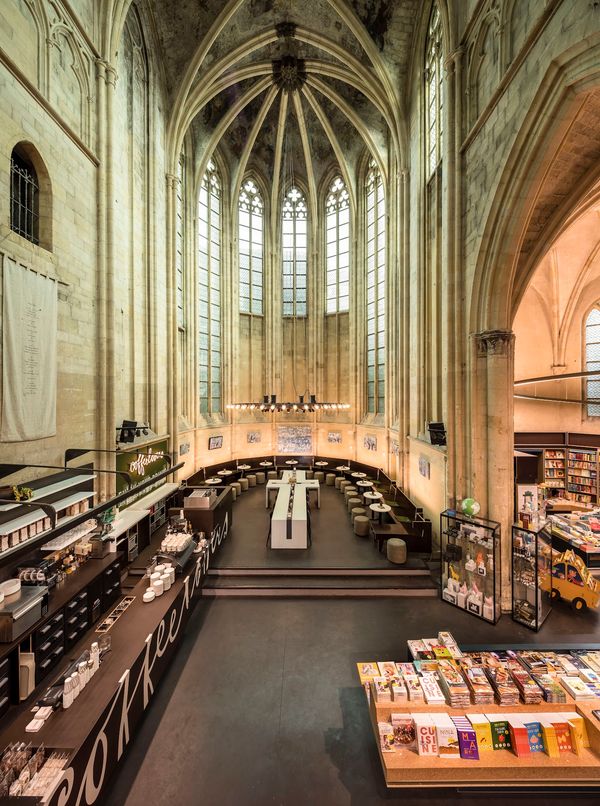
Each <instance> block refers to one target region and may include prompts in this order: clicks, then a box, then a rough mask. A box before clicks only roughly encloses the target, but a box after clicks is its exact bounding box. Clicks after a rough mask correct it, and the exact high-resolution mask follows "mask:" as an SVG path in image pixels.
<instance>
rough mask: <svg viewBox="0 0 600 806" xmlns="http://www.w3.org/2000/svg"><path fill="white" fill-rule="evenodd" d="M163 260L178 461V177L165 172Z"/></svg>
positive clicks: (170, 415)
mask: <svg viewBox="0 0 600 806" xmlns="http://www.w3.org/2000/svg"><path fill="white" fill-rule="evenodd" d="M166 181H167V198H166V213H167V221H166V233H165V235H166V249H165V253H166V260H167V283H166V285H167V334H168V337H167V365H166V367H165V373H166V377H167V407H168V411H167V422H168V424H169V433H170V439H169V449H170V451H171V453H172V454H173V459H174V464H175V463H176V462H177V450H178V447H179V422H178V409H179V367H178V349H177V347H178V345H177V300H176V295H177V278H176V276H175V250H176V240H177V236H176V232H177V230H176V227H177V187H178V184H179V177H177V176H175V175H174V174H167V175H166Z"/></svg>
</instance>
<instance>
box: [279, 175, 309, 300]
mask: <svg viewBox="0 0 600 806" xmlns="http://www.w3.org/2000/svg"><path fill="white" fill-rule="evenodd" d="M307 227H308V209H307V206H306V199H305V197H304V196H303V195H302V193H301V192H300V190H298V188H297V187H292V188H290V190H289V191H288V193H287V194H286V197H285V199H284V200H283V206H282V211H281V254H282V269H283V294H282V296H283V315H284V316H306V291H307V259H308V232H307Z"/></svg>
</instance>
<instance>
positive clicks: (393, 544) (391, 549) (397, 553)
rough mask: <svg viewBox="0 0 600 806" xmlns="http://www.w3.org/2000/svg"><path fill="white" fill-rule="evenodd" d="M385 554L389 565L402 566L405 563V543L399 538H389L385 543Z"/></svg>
mask: <svg viewBox="0 0 600 806" xmlns="http://www.w3.org/2000/svg"><path fill="white" fill-rule="evenodd" d="M386 554H387V558H388V560H389V561H390V562H391V563H396V565H403V564H404V563H405V562H406V543H405V542H404V540H400V538H399V537H390V539H389V540H388V541H387V546H386Z"/></svg>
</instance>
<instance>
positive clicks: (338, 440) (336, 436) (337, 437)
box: [327, 431, 342, 445]
mask: <svg viewBox="0 0 600 806" xmlns="http://www.w3.org/2000/svg"><path fill="white" fill-rule="evenodd" d="M327 442H330V443H331V444H332V445H341V444H342V434H341V432H340V431H330V432H329V433H328V434H327Z"/></svg>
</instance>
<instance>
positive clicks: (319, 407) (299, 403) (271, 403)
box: [225, 395, 350, 414]
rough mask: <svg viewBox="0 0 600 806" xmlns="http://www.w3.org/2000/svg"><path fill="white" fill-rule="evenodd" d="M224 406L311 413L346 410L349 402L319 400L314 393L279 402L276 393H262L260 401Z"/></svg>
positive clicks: (231, 408) (236, 409) (244, 409)
mask: <svg viewBox="0 0 600 806" xmlns="http://www.w3.org/2000/svg"><path fill="white" fill-rule="evenodd" d="M225 408H227V409H230V410H231V411H259V412H262V413H263V414H278V413H283V414H312V413H314V412H318V411H327V412H330V413H333V412H338V411H346V410H348V409H349V408H350V404H349V403H330V402H319V401H318V400H317V397H316V395H309V396H308V401H307V400H305V395H298V400H296V401H294V402H290V401H285V402H279V401H278V400H277V395H263V399H262V403H228V404H227V406H226V407H225Z"/></svg>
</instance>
